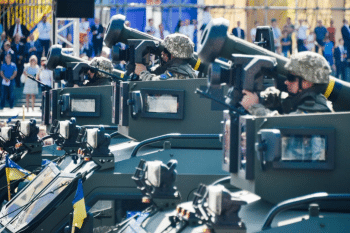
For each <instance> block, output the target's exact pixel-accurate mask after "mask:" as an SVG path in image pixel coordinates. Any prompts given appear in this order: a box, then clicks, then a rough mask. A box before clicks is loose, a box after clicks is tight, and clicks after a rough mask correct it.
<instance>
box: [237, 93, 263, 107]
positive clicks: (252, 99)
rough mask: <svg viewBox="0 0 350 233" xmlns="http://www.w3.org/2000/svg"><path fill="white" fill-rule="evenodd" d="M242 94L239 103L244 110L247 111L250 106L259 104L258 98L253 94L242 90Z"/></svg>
mask: <svg viewBox="0 0 350 233" xmlns="http://www.w3.org/2000/svg"><path fill="white" fill-rule="evenodd" d="M242 94H243V98H242V101H241V105H242V107H243V108H245V110H247V111H248V109H249V108H250V107H251V106H253V105H255V104H258V103H259V97H258V95H257V94H256V93H255V92H254V93H253V92H250V91H247V90H243V91H242Z"/></svg>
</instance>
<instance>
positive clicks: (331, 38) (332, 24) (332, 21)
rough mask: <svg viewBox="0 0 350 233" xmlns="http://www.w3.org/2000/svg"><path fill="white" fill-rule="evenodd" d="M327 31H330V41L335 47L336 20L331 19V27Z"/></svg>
mask: <svg viewBox="0 0 350 233" xmlns="http://www.w3.org/2000/svg"><path fill="white" fill-rule="evenodd" d="M327 31H328V36H329V40H330V41H332V42H333V45H335V33H336V29H335V27H334V20H333V19H331V21H330V26H329V27H328V28H327Z"/></svg>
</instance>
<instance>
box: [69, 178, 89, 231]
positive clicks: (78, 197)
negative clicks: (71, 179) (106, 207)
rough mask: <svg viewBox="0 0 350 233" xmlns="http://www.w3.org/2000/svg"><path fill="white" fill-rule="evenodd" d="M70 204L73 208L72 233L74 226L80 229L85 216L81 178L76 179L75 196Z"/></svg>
mask: <svg viewBox="0 0 350 233" xmlns="http://www.w3.org/2000/svg"><path fill="white" fill-rule="evenodd" d="M72 204H73V209H74V213H73V224H72V233H74V231H75V228H76V227H78V228H79V229H81V227H82V226H83V223H84V219H85V218H86V217H87V214H86V208H85V200H84V191H83V183H82V181H81V179H79V180H78V187H77V192H76V193H75V197H74V200H73V202H72Z"/></svg>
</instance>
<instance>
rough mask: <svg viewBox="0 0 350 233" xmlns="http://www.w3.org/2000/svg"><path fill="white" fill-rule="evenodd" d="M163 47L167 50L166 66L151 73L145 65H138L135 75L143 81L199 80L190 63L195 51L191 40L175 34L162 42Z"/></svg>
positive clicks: (163, 57) (163, 55)
mask: <svg viewBox="0 0 350 233" xmlns="http://www.w3.org/2000/svg"><path fill="white" fill-rule="evenodd" d="M162 45H163V46H164V48H165V49H164V51H163V52H162V59H163V61H164V62H165V64H164V65H163V66H162V67H161V68H160V69H157V70H156V71H155V72H154V73H150V72H149V71H147V69H146V67H145V66H144V65H143V64H136V68H135V74H137V75H139V76H140V79H141V80H143V81H150V80H153V81H157V80H171V79H189V78H197V75H196V73H195V71H194V70H193V69H192V67H191V66H190V65H189V63H188V62H189V60H190V59H191V57H192V55H193V50H194V44H193V42H192V41H191V39H190V38H188V37H187V36H185V35H182V34H179V33H175V34H171V35H168V36H167V37H166V38H165V39H164V41H163V42H162ZM158 74H159V75H158Z"/></svg>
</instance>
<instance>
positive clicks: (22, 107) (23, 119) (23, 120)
mask: <svg viewBox="0 0 350 233" xmlns="http://www.w3.org/2000/svg"><path fill="white" fill-rule="evenodd" d="M22 109H23V121H24V119H25V111H24V110H25V107H24V105H22Z"/></svg>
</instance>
